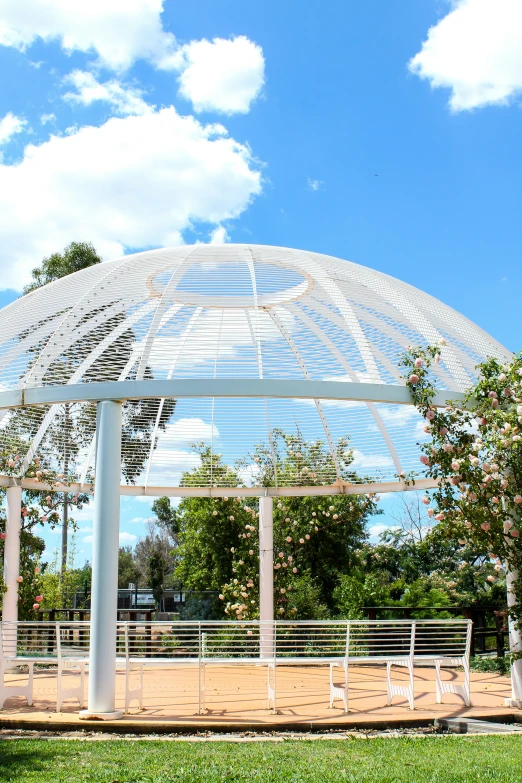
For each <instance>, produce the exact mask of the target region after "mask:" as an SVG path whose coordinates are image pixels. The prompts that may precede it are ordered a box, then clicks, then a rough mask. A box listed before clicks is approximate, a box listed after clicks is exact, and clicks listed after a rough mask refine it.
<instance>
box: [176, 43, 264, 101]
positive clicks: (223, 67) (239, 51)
mask: <svg viewBox="0 0 522 783" xmlns="http://www.w3.org/2000/svg"><path fill="white" fill-rule="evenodd" d="M177 57H178V58H179V67H180V69H181V71H182V72H181V75H180V77H179V84H180V90H179V91H180V94H181V95H182V96H183V97H184V98H186V99H187V100H189V101H191V103H192V105H193V106H194V109H195V111H196V112H202V111H217V112H222V113H223V114H235V113H238V114H246V113H247V112H248V110H249V109H250V104H251V103H252V101H253V100H254V99H255V98H256V97H257V96H258V95H259V93H260V92H261V90H262V88H263V85H264V82H265V60H264V57H263V50H262V49H261V47H260V46H258V45H257V44H255V43H253V42H252V41H250V40H249V39H248V38H246V37H245V36H244V35H240V36H239V37H237V38H232V39H230V40H227V39H224V38H214V40H213V41H207V40H205V39H203V40H202V41H191V43H189V44H186V45H185V46H182V47H181V49H180V50H179V51H178V53H177Z"/></svg>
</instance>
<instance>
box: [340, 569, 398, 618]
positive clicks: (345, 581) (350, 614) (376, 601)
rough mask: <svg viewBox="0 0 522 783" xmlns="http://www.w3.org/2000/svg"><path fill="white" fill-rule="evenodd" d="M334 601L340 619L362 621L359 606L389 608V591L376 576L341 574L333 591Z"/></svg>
mask: <svg viewBox="0 0 522 783" xmlns="http://www.w3.org/2000/svg"><path fill="white" fill-rule="evenodd" d="M334 599H335V602H336V604H337V607H338V610H339V612H340V614H341V616H342V617H344V618H346V619H349V620H363V619H365V617H366V615H365V613H364V612H362V611H361V606H389V605H390V601H391V599H390V591H389V589H388V587H387V586H386V585H385V584H383V581H382V579H380V578H379V576H378V575H377V574H372V573H370V574H366V575H361V574H359V575H357V576H350V575H347V574H343V576H341V577H340V579H339V584H338V586H337V587H336V588H335V591H334Z"/></svg>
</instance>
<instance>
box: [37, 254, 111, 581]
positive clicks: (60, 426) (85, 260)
mask: <svg viewBox="0 0 522 783" xmlns="http://www.w3.org/2000/svg"><path fill="white" fill-rule="evenodd" d="M102 260H103V259H102V258H101V256H99V255H98V253H97V252H96V250H95V248H94V246H93V245H92V244H91V243H90V242H71V243H70V244H69V245H67V247H66V248H65V249H64V251H63V252H62V253H53V254H52V255H51V256H49V257H47V258H44V259H43V261H42V263H41V264H40V266H38V267H35V268H34V269H33V270H32V272H31V276H32V278H33V279H32V282H31V283H29V284H28V285H26V286H25V288H24V290H23V296H26V295H27V294H30V293H32V292H33V291H35V290H36V289H38V288H41V287H42V286H44V285H47V284H48V283H52V282H54V281H55V280H59V279H60V278H62V277H65V276H66V275H70V274H73V273H74V272H79V271H80V270H81V269H87V268H88V267H90V266H94V265H95V264H101V262H102ZM77 407H78V406H71V405H70V404H69V403H66V404H65V405H64V406H63V410H61V411H60V413H59V414H58V415H57V416H56V417H55V420H54V422H53V423H52V426H51V428H50V431H49V433H48V437H47V440H49V441H50V442H52V443H55V442H56V434H57V432H58V433H60V434H61V437H62V439H63V455H62V461H63V465H62V467H63V472H64V475H65V476H66V477H68V476H69V474H70V473H71V468H73V467H74V460H75V457H76V456H77V455H78V452H79V442H78V440H79V435H80V433H79V432H78V422H77V421H76V417H75V415H74V410H75V408H77ZM80 429H81V422H80ZM85 502H88V499H86V501H85ZM69 505H70V503H69V494H68V493H67V492H64V493H63V497H62V503H61V506H62V554H61V561H60V562H61V566H60V571H61V573H62V575H63V572H64V570H65V568H66V567H67V540H68V529H69Z"/></svg>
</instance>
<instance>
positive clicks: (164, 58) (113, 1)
mask: <svg viewBox="0 0 522 783" xmlns="http://www.w3.org/2000/svg"><path fill="white" fill-rule="evenodd" d="M162 10H163V0H89V2H85V1H84V0H45V2H44V1H43V0H24V1H23V3H21V2H20V0H0V44H3V45H4V46H12V47H15V48H17V49H20V50H23V49H25V48H26V47H28V46H30V45H31V44H32V43H33V42H34V41H35V40H36V39H38V38H41V39H43V40H44V41H52V40H58V41H59V42H60V44H61V46H62V47H63V48H64V49H65V50H66V51H67V52H73V51H81V52H87V53H89V52H94V53H95V54H96V55H97V57H98V60H99V61H100V63H102V64H103V65H105V66H107V67H109V68H113V69H114V70H124V69H126V68H129V67H130V66H131V65H132V63H133V62H134V61H135V60H138V59H146V60H150V61H151V62H153V63H155V64H156V65H158V66H159V67H168V66H169V61H170V58H171V57H172V53H173V51H174V47H175V38H174V36H173V35H172V33H168V32H165V30H163V27H162V22H161V12H162Z"/></svg>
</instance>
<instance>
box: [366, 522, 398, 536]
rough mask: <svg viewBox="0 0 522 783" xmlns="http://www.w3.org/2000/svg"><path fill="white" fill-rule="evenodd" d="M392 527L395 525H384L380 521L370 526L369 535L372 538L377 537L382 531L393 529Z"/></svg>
mask: <svg viewBox="0 0 522 783" xmlns="http://www.w3.org/2000/svg"><path fill="white" fill-rule="evenodd" d="M392 527H393V526H390V525H383V523H382V522H379V523H377V524H376V525H372V526H371V527H370V528H368V535H369V536H370V538H374V539H377V538H379V536H380V535H381V533H384V532H385V531H386V530H391V528H392Z"/></svg>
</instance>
